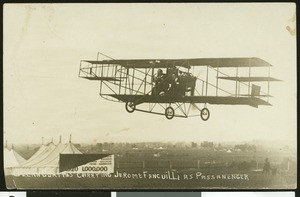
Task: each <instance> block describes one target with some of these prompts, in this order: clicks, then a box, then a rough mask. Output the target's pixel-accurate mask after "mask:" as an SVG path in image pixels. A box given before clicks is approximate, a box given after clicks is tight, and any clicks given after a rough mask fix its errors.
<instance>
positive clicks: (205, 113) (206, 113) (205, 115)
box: [200, 108, 210, 121]
mask: <svg viewBox="0 0 300 197" xmlns="http://www.w3.org/2000/svg"><path fill="white" fill-rule="evenodd" d="M200 116H201V119H202V120H204V121H207V120H208V119H209V116H210V112H209V110H208V109H207V108H203V109H202V110H201V112H200Z"/></svg>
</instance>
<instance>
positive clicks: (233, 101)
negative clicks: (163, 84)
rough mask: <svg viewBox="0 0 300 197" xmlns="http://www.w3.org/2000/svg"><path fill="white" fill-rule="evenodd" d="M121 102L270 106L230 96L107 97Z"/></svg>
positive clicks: (254, 98)
mask: <svg viewBox="0 0 300 197" xmlns="http://www.w3.org/2000/svg"><path fill="white" fill-rule="evenodd" d="M108 96H111V97H113V98H116V99H118V100H120V101H122V102H133V103H134V104H135V105H138V104H141V103H174V102H178V103H209V104H214V105H250V106H252V107H258V106H259V105H271V104H270V103H269V102H267V101H264V100H263V99H260V98H257V97H232V96H227V97H226V96H218V97H216V96H185V97H174V96H172V97H167V96H164V97H154V96H150V95H116V94H111V95H108Z"/></svg>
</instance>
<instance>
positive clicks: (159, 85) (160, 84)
mask: <svg viewBox="0 0 300 197" xmlns="http://www.w3.org/2000/svg"><path fill="white" fill-rule="evenodd" d="M165 78H166V75H165V74H164V73H163V71H162V70H161V69H158V71H157V75H156V76H154V80H153V81H154V87H153V90H152V95H155V96H156V95H160V94H161V93H163V92H165V89H166V88H165V87H164V84H165V83H166V82H165Z"/></svg>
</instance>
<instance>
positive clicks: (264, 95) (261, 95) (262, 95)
mask: <svg viewBox="0 0 300 197" xmlns="http://www.w3.org/2000/svg"><path fill="white" fill-rule="evenodd" d="M239 96H245V97H250V96H253V95H251V94H239ZM256 97H273V96H272V95H270V94H260V95H256Z"/></svg>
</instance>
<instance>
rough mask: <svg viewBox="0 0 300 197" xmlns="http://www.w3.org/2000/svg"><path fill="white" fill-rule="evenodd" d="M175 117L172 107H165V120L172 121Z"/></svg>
mask: <svg viewBox="0 0 300 197" xmlns="http://www.w3.org/2000/svg"><path fill="white" fill-rule="evenodd" d="M174 115H175V111H174V109H173V108H172V107H167V108H166V111H165V116H166V118H167V119H169V120H170V119H172V118H173V117H174Z"/></svg>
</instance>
